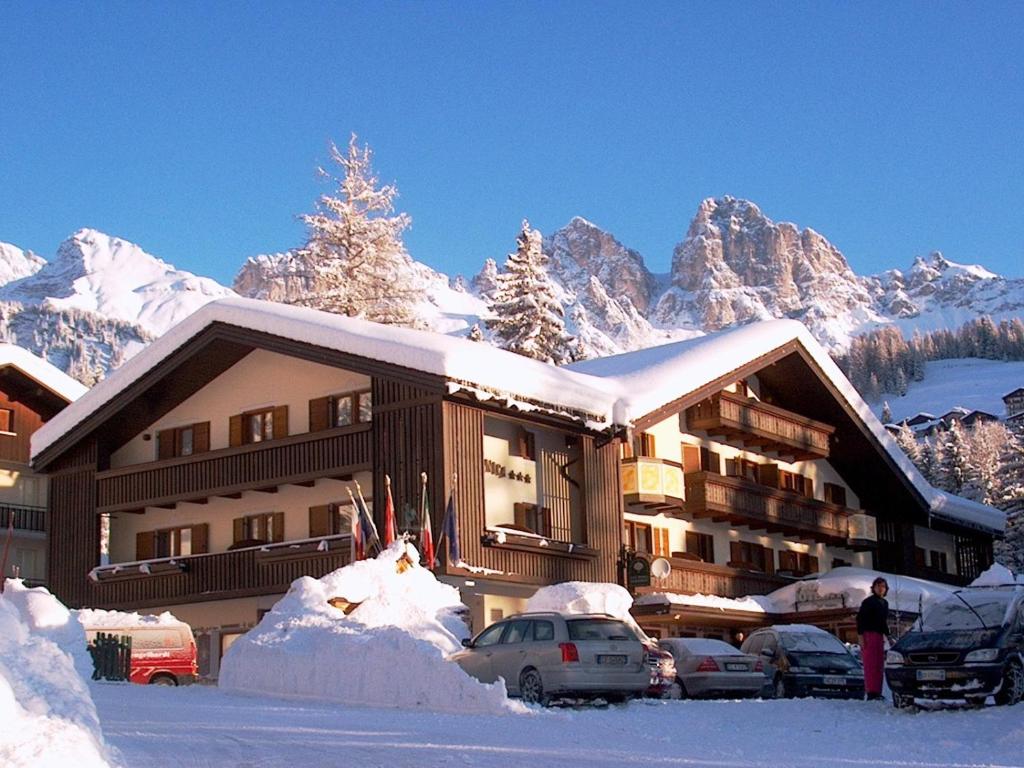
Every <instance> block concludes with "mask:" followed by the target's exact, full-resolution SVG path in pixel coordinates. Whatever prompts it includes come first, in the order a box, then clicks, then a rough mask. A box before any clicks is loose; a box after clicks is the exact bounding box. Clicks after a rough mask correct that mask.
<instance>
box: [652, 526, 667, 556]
mask: <svg viewBox="0 0 1024 768" xmlns="http://www.w3.org/2000/svg"><path fill="white" fill-rule="evenodd" d="M654 554H655V555H659V556H662V557H668V555H669V550H668V528H655V529H654Z"/></svg>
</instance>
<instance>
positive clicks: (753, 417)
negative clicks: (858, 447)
mask: <svg viewBox="0 0 1024 768" xmlns="http://www.w3.org/2000/svg"><path fill="white" fill-rule="evenodd" d="M686 424H687V426H688V427H689V428H690V429H700V430H704V431H705V432H707V433H708V434H709V435H711V436H713V437H714V436H721V437H724V438H725V439H726V440H732V441H739V442H741V443H742V444H743V445H744V446H749V447H754V448H758V449H759V450H762V451H776V452H777V453H778V454H779V455H780V456H789V457H792V459H793V460H794V461H803V460H808V459H826V458H828V455H829V438H830V437H831V436H832V433H833V432H834V431H835V428H834V427H832V426H830V425H828V424H823V423H822V422H820V421H814V420H813V419H808V418H806V417H804V416H800V415H799V414H796V413H793V412H791V411H787V410H784V409H782V408H778V407H776V406H774V405H768V404H767V403H762V402H760V401H759V400H755V399H753V398H748V397H742V396H740V395H737V394H735V393H733V392H719V393H717V394H715V395H712V396H711V397H710V398H708V399H707V400H703V401H702V402H700V403H697V404H696V405H694V406H691V407H689V408H687V409H686Z"/></svg>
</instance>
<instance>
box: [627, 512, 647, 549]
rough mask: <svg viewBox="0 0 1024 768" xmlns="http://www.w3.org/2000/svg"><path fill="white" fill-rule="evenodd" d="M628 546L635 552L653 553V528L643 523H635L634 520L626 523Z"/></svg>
mask: <svg viewBox="0 0 1024 768" xmlns="http://www.w3.org/2000/svg"><path fill="white" fill-rule="evenodd" d="M625 540H626V546H627V547H629V548H630V549H632V550H633V551H634V552H640V553H648V552H650V551H651V526H649V525H644V524H643V523H635V522H633V521H632V520H627V521H626V522H625Z"/></svg>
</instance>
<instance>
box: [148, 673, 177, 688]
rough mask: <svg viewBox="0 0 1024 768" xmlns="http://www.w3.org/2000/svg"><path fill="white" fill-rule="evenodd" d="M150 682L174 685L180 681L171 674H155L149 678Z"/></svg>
mask: <svg viewBox="0 0 1024 768" xmlns="http://www.w3.org/2000/svg"><path fill="white" fill-rule="evenodd" d="M149 684H150V685H174V686H176V685H177V684H178V681H177V680H175V679H174V678H173V677H171V676H170V675H153V677H151V678H150V679H149Z"/></svg>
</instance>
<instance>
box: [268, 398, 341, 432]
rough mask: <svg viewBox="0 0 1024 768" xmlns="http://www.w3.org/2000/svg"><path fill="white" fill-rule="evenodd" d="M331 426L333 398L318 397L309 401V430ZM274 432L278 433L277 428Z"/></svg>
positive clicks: (313, 430)
mask: <svg viewBox="0 0 1024 768" xmlns="http://www.w3.org/2000/svg"><path fill="white" fill-rule="evenodd" d="M330 426H331V398H329V397H317V398H315V399H313V400H310V401H309V431H310V432H320V431H321V430H324V429H328V428H329V427H330ZM274 434H275V435H276V434H277V431H276V430H275V432H274Z"/></svg>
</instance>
